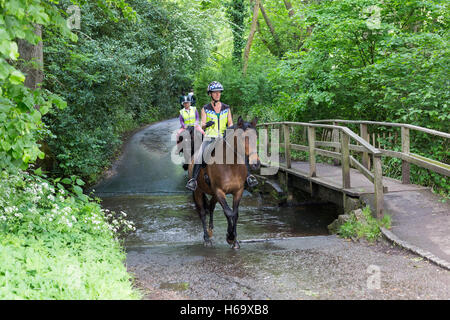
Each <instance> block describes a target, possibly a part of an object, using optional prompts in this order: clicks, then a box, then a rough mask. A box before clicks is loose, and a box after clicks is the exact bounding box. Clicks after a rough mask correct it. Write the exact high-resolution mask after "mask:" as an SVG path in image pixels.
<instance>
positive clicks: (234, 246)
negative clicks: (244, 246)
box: [232, 240, 241, 250]
mask: <svg viewBox="0 0 450 320" xmlns="http://www.w3.org/2000/svg"><path fill="white" fill-rule="evenodd" d="M232 248H233V249H234V250H237V249H240V248H241V245H240V244H239V241H237V240H236V241H235V242H234V243H233V246H232Z"/></svg>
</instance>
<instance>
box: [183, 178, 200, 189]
mask: <svg viewBox="0 0 450 320" xmlns="http://www.w3.org/2000/svg"><path fill="white" fill-rule="evenodd" d="M186 188H188V189H189V190H191V191H195V189H197V180H196V179H191V180H189V181H188V183H187V184H186Z"/></svg>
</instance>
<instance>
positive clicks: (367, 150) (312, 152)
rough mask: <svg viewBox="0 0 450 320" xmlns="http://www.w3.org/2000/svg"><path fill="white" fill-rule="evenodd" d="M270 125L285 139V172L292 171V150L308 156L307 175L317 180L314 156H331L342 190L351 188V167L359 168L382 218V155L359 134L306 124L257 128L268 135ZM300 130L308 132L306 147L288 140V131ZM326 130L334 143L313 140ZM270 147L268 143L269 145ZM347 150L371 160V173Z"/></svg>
mask: <svg viewBox="0 0 450 320" xmlns="http://www.w3.org/2000/svg"><path fill="white" fill-rule="evenodd" d="M269 126H281V127H282V132H283V136H284V142H283V144H282V145H284V153H285V159H286V169H291V164H292V159H291V150H298V151H306V152H308V153H309V176H310V177H316V176H317V169H316V156H317V155H321V156H325V157H330V158H333V159H336V160H339V161H340V162H341V166H342V187H343V189H350V188H351V181H350V166H353V167H355V168H356V169H358V170H359V171H360V172H361V173H362V174H363V175H364V176H365V177H366V178H367V179H368V180H369V181H371V182H372V183H373V185H374V193H375V212H376V215H377V217H378V218H381V217H382V216H383V197H384V188H383V182H382V179H383V172H382V165H381V155H382V153H381V152H380V151H379V150H378V149H377V148H375V147H374V146H372V145H371V144H370V143H369V142H367V141H366V140H364V139H363V138H362V137H360V136H359V135H358V134H356V133H354V132H353V131H352V130H350V129H349V128H347V127H343V126H338V125H326V124H315V123H306V122H269V123H262V124H259V125H258V127H264V128H265V129H266V131H267V132H269V130H268V129H269ZM299 126H300V127H303V128H304V129H305V130H306V132H307V137H308V145H301V144H293V143H291V140H290V131H291V130H290V128H292V127H299ZM319 128H320V129H328V130H332V131H333V135H332V139H333V141H318V140H317V139H316V130H317V129H319ZM351 139H353V140H355V141H356V143H357V145H354V144H350V141H351ZM268 145H269V146H270V145H271V144H268ZM318 147H331V148H334V150H335V151H330V150H324V149H320V148H318ZM350 150H354V151H358V152H362V153H363V154H365V155H366V157H371V160H372V164H373V166H372V170H373V173H372V172H371V171H370V170H369V169H368V168H367V166H364V165H363V164H361V163H360V162H359V161H358V160H357V159H356V158H354V157H353V156H352V155H351V154H350Z"/></svg>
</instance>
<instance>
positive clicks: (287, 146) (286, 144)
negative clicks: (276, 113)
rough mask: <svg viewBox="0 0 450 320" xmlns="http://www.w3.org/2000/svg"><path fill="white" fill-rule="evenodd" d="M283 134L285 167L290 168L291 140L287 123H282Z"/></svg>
mask: <svg viewBox="0 0 450 320" xmlns="http://www.w3.org/2000/svg"><path fill="white" fill-rule="evenodd" d="M283 135H284V155H285V158H286V168H287V169H290V168H291V141H290V136H289V125H288V124H283Z"/></svg>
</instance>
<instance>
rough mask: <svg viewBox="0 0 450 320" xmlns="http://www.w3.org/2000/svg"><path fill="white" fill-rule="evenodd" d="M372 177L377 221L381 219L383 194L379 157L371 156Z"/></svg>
mask: <svg viewBox="0 0 450 320" xmlns="http://www.w3.org/2000/svg"><path fill="white" fill-rule="evenodd" d="M373 176H374V180H375V181H374V189H375V195H374V202H375V214H376V217H377V219H381V218H383V214H384V213H383V206H384V192H383V170H382V167H381V157H380V156H373Z"/></svg>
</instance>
